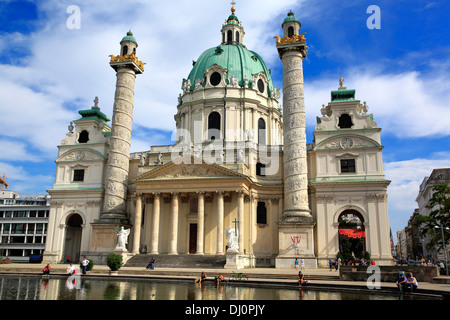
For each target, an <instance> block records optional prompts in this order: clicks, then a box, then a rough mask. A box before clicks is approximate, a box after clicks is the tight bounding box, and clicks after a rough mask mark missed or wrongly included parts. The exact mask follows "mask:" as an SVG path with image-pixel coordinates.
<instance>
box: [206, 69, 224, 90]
mask: <svg viewBox="0 0 450 320" xmlns="http://www.w3.org/2000/svg"><path fill="white" fill-rule="evenodd" d="M221 81H222V76H221V75H220V73H219V72H217V71H216V72H213V73H212V74H211V76H210V77H209V82H210V83H211V85H212V86H214V87H216V86H218V85H219V84H220V82H221Z"/></svg>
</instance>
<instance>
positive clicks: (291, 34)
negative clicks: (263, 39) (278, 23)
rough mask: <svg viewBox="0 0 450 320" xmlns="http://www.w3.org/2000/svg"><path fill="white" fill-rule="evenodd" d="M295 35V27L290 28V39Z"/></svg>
mask: <svg viewBox="0 0 450 320" xmlns="http://www.w3.org/2000/svg"><path fill="white" fill-rule="evenodd" d="M293 35H294V27H289V28H288V37H289V38H290V37H292V36H293Z"/></svg>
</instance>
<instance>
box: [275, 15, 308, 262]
mask: <svg viewBox="0 0 450 320" xmlns="http://www.w3.org/2000/svg"><path fill="white" fill-rule="evenodd" d="M300 27H301V24H300V21H298V19H297V18H296V17H295V15H294V13H293V12H292V11H291V12H289V13H288V15H287V17H286V18H285V20H284V22H283V24H282V28H283V33H284V37H283V38H280V37H278V36H276V37H275V38H277V44H276V46H277V49H278V54H279V56H280V59H281V61H282V64H283V117H284V121H283V122H284V127H283V139H284V147H283V150H284V151H283V165H284V210H283V214H282V216H281V217H280V220H279V229H278V230H279V252H280V254H279V256H278V257H277V259H276V264H277V268H279V267H281V268H283V267H289V266H288V265H286V266H284V264H286V263H290V261H291V260H292V258H293V257H302V258H304V259H305V262H306V263H307V266H308V265H309V267H316V266H317V259H316V258H315V256H314V225H315V223H314V221H313V217H312V215H311V211H310V208H309V200H308V169H307V154H306V153H307V152H306V123H305V99H304V89H303V59H304V58H306V55H307V46H306V41H305V37H304V34H305V33H303V34H300ZM292 239H294V240H295V242H294V240H292ZM293 242H294V243H293Z"/></svg>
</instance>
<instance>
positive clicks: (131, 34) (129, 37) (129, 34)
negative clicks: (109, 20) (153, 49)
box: [120, 30, 137, 43]
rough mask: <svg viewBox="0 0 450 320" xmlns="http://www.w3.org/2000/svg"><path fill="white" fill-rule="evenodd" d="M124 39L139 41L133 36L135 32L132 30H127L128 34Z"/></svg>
mask: <svg viewBox="0 0 450 320" xmlns="http://www.w3.org/2000/svg"><path fill="white" fill-rule="evenodd" d="M122 41H132V42H134V43H137V41H136V39H135V38H134V37H133V32H131V30H130V31H128V32H127V35H126V36H125V37H123V38H122ZM122 41H120V42H122Z"/></svg>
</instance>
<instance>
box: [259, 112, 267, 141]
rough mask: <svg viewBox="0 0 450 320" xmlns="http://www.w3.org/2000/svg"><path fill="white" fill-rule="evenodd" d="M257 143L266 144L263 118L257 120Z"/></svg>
mask: <svg viewBox="0 0 450 320" xmlns="http://www.w3.org/2000/svg"><path fill="white" fill-rule="evenodd" d="M258 143H259V144H263V145H265V144H266V122H265V121H264V119H263V118H259V120H258Z"/></svg>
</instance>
